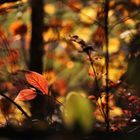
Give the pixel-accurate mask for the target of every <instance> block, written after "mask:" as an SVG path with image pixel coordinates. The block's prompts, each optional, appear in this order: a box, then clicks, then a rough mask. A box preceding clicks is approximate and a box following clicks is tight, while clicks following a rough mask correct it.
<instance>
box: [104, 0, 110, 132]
mask: <svg viewBox="0 0 140 140" xmlns="http://www.w3.org/2000/svg"><path fill="white" fill-rule="evenodd" d="M104 10H105V11H104V12H105V19H104V24H105V25H104V29H105V46H106V53H105V67H106V117H107V119H106V130H107V131H109V130H110V124H109V123H110V122H109V86H108V82H109V79H108V76H109V71H108V68H109V50H108V42H109V38H108V36H109V33H108V12H109V0H105V9H104Z"/></svg>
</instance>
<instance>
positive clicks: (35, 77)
mask: <svg viewBox="0 0 140 140" xmlns="http://www.w3.org/2000/svg"><path fill="white" fill-rule="evenodd" d="M25 77H26V80H27V82H28V83H29V84H30V85H32V86H33V87H35V88H37V89H38V90H40V91H41V92H42V93H43V94H48V82H47V80H46V79H45V78H44V77H43V76H42V75H41V74H39V73H37V72H33V71H26V72H25Z"/></svg>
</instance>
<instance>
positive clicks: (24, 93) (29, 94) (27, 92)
mask: <svg viewBox="0 0 140 140" xmlns="http://www.w3.org/2000/svg"><path fill="white" fill-rule="evenodd" d="M36 95H37V93H36V92H35V91H34V90H32V89H23V90H21V91H20V92H19V94H18V96H17V97H16V98H15V101H25V100H32V99H34V98H35V97H36Z"/></svg>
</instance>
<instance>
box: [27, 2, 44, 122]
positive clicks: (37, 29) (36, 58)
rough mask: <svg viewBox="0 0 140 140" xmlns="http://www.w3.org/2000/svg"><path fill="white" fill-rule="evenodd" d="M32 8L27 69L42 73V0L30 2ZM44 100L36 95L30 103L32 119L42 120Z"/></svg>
mask: <svg viewBox="0 0 140 140" xmlns="http://www.w3.org/2000/svg"><path fill="white" fill-rule="evenodd" d="M31 8H32V15H31V21H32V39H31V47H30V64H29V69H30V70H32V71H36V72H38V73H42V65H43V62H42V55H43V37H42V32H43V16H44V12H43V0H31ZM44 102H45V98H44V97H43V96H41V95H38V96H37V97H36V98H35V99H34V100H33V101H32V103H31V106H32V108H31V112H32V117H33V118H38V119H42V117H43V110H42V109H43V108H44Z"/></svg>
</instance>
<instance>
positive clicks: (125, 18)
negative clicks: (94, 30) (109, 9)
mask: <svg viewBox="0 0 140 140" xmlns="http://www.w3.org/2000/svg"><path fill="white" fill-rule="evenodd" d="M139 14H140V9H139V11H138V12H136V13H135V14H134V15H132V16H127V17H124V18H122V19H120V20H119V21H118V22H117V23H115V24H114V25H112V26H111V27H110V31H112V29H113V28H114V27H116V26H117V25H119V24H122V23H123V22H125V21H127V20H129V19H132V18H134V17H136V16H138V15H139Z"/></svg>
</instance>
